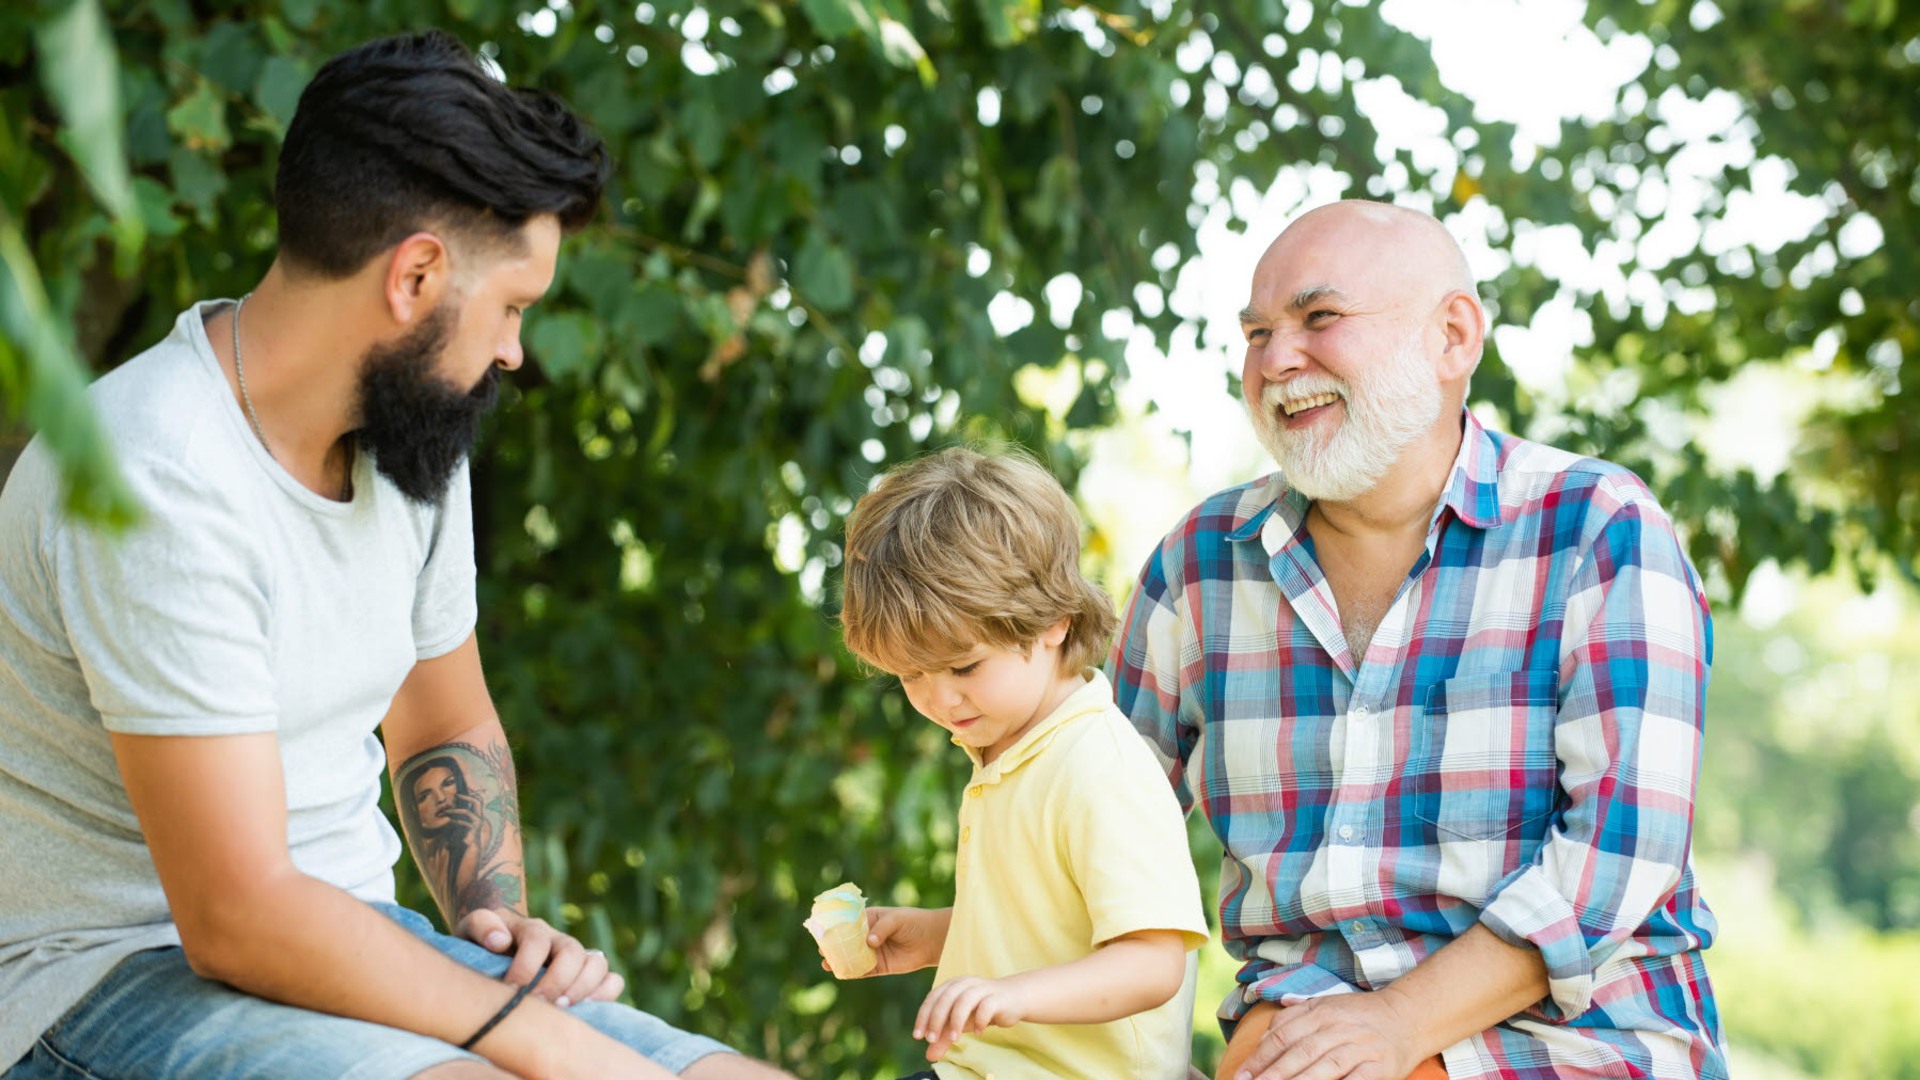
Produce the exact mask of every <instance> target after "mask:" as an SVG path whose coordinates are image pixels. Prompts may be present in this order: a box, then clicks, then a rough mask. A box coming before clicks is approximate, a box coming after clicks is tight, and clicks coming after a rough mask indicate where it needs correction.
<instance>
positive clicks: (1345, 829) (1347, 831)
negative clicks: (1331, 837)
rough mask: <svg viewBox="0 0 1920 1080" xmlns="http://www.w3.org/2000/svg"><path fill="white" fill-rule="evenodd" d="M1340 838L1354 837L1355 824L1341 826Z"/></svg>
mask: <svg viewBox="0 0 1920 1080" xmlns="http://www.w3.org/2000/svg"><path fill="white" fill-rule="evenodd" d="M1340 839H1342V840H1351V839H1353V826H1351V825H1342V826H1340Z"/></svg>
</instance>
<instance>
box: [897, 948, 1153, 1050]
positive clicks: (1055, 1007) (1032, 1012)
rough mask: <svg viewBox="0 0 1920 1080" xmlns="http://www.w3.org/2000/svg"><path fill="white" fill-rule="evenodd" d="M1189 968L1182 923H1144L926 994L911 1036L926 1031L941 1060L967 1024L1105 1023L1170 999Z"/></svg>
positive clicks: (924, 1034) (930, 1047) (976, 1026)
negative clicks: (1165, 926)
mask: <svg viewBox="0 0 1920 1080" xmlns="http://www.w3.org/2000/svg"><path fill="white" fill-rule="evenodd" d="M1186 972H1187V939H1186V935H1185V934H1183V933H1182V932H1181V931H1179V930H1139V931H1135V932H1133V933H1130V934H1122V935H1121V936H1119V937H1117V938H1114V939H1113V940H1112V941H1109V942H1106V943H1105V944H1103V945H1101V946H1100V947H1099V948H1097V949H1095V950H1094V951H1093V952H1092V953H1091V954H1089V955H1087V956H1083V957H1081V958H1080V959H1078V960H1073V961H1070V962H1068V963H1065V964H1057V965H1055V966H1053V967H1047V968H1036V969H1035V970H1033V971H1023V972H1021V973H1020V974H1018V975H1009V976H1007V977H1006V978H1003V979H981V978H975V977H972V976H968V977H966V978H960V979H954V980H952V981H950V982H944V983H941V984H940V985H939V986H936V987H934V988H933V993H931V994H929V995H927V1000H926V1001H925V1002H923V1003H922V1004H921V1006H920V1015H919V1016H918V1017H917V1018H916V1019H915V1020H914V1025H913V1036H914V1038H916V1039H927V1040H928V1041H929V1045H928V1047H927V1059H928V1060H929V1061H938V1060H939V1059H940V1058H941V1057H942V1056H944V1055H945V1054H946V1052H947V1047H948V1046H950V1045H951V1044H952V1043H953V1041H954V1040H955V1039H957V1038H959V1037H960V1036H961V1035H962V1034H964V1033H966V1032H969V1031H985V1030H986V1029H987V1028H989V1027H996V1026H997V1027H1012V1026H1013V1025H1015V1024H1018V1023H1021V1022H1023V1021H1026V1022H1032V1023H1036V1024H1105V1023H1108V1022H1110V1021H1114V1020H1119V1019H1122V1018H1124V1017H1128V1016H1133V1015H1134V1014H1136V1013H1142V1012H1146V1011H1147V1010H1148V1009H1152V1008H1156V1007H1158V1006H1160V1005H1164V1004H1166V1003H1167V1001H1168V1000H1169V999H1171V998H1172V997H1173V996H1174V995H1175V994H1177V993H1179V992H1180V984H1181V982H1182V981H1183V980H1184V979H1185V978H1186Z"/></svg>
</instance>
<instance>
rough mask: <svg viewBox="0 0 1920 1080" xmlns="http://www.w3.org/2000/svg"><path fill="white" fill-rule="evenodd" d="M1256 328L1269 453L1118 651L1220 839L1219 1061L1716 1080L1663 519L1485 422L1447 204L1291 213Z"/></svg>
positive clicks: (1680, 557) (1685, 679) (1123, 700)
mask: <svg viewBox="0 0 1920 1080" xmlns="http://www.w3.org/2000/svg"><path fill="white" fill-rule="evenodd" d="M1240 320H1241V324H1242V327H1243V329H1244V331H1245V337H1246V341H1247V351H1246V359H1245V367H1244V369H1243V371H1242V375H1241V378H1242V386H1243V388H1244V391H1245V397H1246V401H1247V406H1248V411H1249V413H1250V415H1251V418H1252V422H1253V427H1254V431H1255V432H1256V433H1257V434H1258V436H1259V438H1260V441H1261V442H1262V443H1263V444H1264V445H1265V447H1266V448H1267V450H1268V451H1269V452H1270V453H1271V454H1272V455H1273V457H1274V458H1275V460H1276V461H1277V462H1278V463H1279V465H1280V472H1279V473H1276V474H1274V475H1271V476H1268V477H1266V478H1264V479H1261V480H1257V481H1254V482H1252V483H1249V484H1245V485H1242V486H1240V487H1236V488H1231V489H1229V490H1227V491H1223V492H1221V493H1219V494H1217V495H1214V496H1212V497H1211V498H1209V499H1207V500H1206V501H1205V502H1203V503H1201V504H1200V505H1199V506H1198V507H1196V508H1195V509H1194V510H1193V511H1191V512H1190V513H1189V514H1188V515H1187V516H1186V517H1185V518H1184V519H1183V520H1182V521H1181V522H1179V523H1178V524H1177V525H1176V526H1175V527H1174V528H1173V530H1172V531H1171V532H1170V533H1168V534H1167V536H1166V538H1165V540H1163V541H1162V543H1161V544H1160V546H1159V548H1158V549H1157V550H1156V551H1155V552H1154V554H1153V555H1152V556H1151V557H1150V558H1149V559H1148V561H1147V564H1146V567H1145V568H1144V570H1143V571H1142V572H1141V575H1140V581H1139V587H1138V589H1137V590H1136V592H1135V594H1134V597H1133V599H1132V602H1131V604H1130V607H1129V611H1128V614H1127V618H1126V620H1125V622H1124V624H1123V629H1122V633H1121V636H1120V640H1119V642H1118V643H1117V644H1116V646H1115V650H1114V655H1113V659H1112V667H1113V676H1114V677H1113V682H1114V685H1115V687H1116V694H1117V696H1118V699H1119V703H1120V707H1121V708H1122V709H1124V710H1126V711H1127V713H1128V714H1129V715H1130V716H1131V717H1132V718H1133V720H1134V723H1135V724H1136V726H1138V728H1139V729H1140V731H1141V732H1142V733H1143V734H1144V735H1145V737H1146V738H1147V739H1148V741H1149V742H1150V743H1151V744H1152V745H1153V746H1154V747H1155V748H1156V750H1157V752H1158V753H1159V755H1160V758H1161V761H1162V763H1163V765H1164V766H1165V767H1166V770H1167V775H1168V778H1169V779H1170V781H1171V782H1172V783H1173V785H1174V788H1175V790H1176V792H1177V793H1178V795H1179V797H1180V800H1181V802H1182V804H1183V805H1185V806H1187V807H1189V808H1191V807H1192V806H1193V805H1194V804H1195V803H1198V804H1199V806H1200V807H1201V810H1202V812H1203V813H1204V814H1205V816H1206V819H1207V821H1208V823H1209V824H1210V825H1211V826H1212V829H1213V832H1214V834H1215V835H1216V836H1217V837H1218V838H1219V840H1220V842H1221V844H1222V845H1223V846H1224V849H1225V854H1224V858H1223V860H1222V865H1221V875H1220V909H1219V916H1220V924H1221V930H1222V933H1223V935H1224V937H1225V942H1226V947H1227V951H1228V952H1229V953H1231V954H1232V955H1233V957H1234V958H1235V959H1236V960H1238V961H1240V963H1241V965H1242V966H1241V968H1240V972H1239V975H1238V984H1239V985H1238V987H1237V988H1236V990H1235V991H1234V993H1233V994H1232V995H1230V996H1229V997H1228V999H1227V1000H1226V1002H1225V1003H1224V1004H1223V1005H1222V1006H1221V1009H1220V1017H1221V1022H1222V1026H1223V1029H1224V1030H1225V1031H1226V1032H1227V1034H1228V1036H1229V1044H1228V1049H1227V1054H1226V1057H1225V1058H1224V1059H1223V1061H1222V1064H1221V1069H1220V1072H1219V1077H1220V1080H1250V1078H1258V1080H1340V1078H1343V1077H1346V1078H1355V1080H1401V1078H1402V1077H1417V1078H1421V1080H1427V1078H1432V1080H1440V1078H1446V1077H1450V1078H1452V1080H1470V1078H1492V1077H1501V1078H1525V1080H1547V1078H1550V1077H1560V1076H1652V1077H1676V1078H1677V1077H1701V1076H1704V1077H1724V1076H1725V1075H1726V1063H1725V1059H1724V1055H1723V1052H1722V1050H1721V1032H1720V1023H1719V1017H1718V1014H1717V1011H1716V1009H1715V1005H1714V998H1713V992H1712V990H1711V988H1710V986H1709V984H1708V982H1707V974H1706V969H1705V966H1704V964H1703V962H1702V951H1703V950H1704V949H1705V948H1706V947H1707V946H1708V945H1709V944H1710V943H1711V942H1712V940H1713V937H1714V934H1715V932H1716V924H1715V921H1714V918H1713V916H1712V914H1711V913H1710V912H1709V911H1708V910H1707V908H1706V906H1705V904H1704V903H1703V902H1702V900H1701V897H1700V894H1699V891H1698V889H1697V888H1696V885H1695V881H1694V873H1693V869H1692V866H1691V862H1690V853H1689V849H1690V840H1691V834H1692V822H1693V805H1694V793H1695V790H1696V786H1697V780H1698V770H1699V762H1700V745H1701V734H1702V716H1703V706H1704V696H1705V691H1706V683H1707V666H1708V664H1709V662H1710V661H1711V658H1712V623H1711V619H1710V616H1709V613H1708V610H1707V604H1706V600H1705V597H1704V596H1703V594H1702V591H1701V587H1700V581H1699V578H1698V575H1697V574H1696V573H1695V572H1694V569H1693V567H1692V566H1691V565H1690V564H1689V562H1688V560H1687V558H1686V555H1685V553H1684V552H1683V551H1682V549H1681V546H1680V544H1679V542H1678V541H1677V539H1676V538H1675V535H1674V530H1673V525H1672V522H1671V521H1670V520H1669V518H1668V517H1667V515H1666V514H1665V513H1664V512H1663V511H1662V510H1661V508H1660V506H1659V505H1658V503H1656V502H1655V500H1654V498H1653V496H1652V495H1651V494H1650V493H1649V492H1648V490H1647V488H1646V486H1645V485H1644V484H1642V483H1641V482H1640V481H1639V480H1638V479H1637V478H1636V477H1634V476H1633V475H1632V474H1631V473H1630V472H1628V471H1627V470H1625V469H1622V468H1620V467H1618V466H1616V465H1611V464H1608V463H1606V462H1604V461H1598V460H1595V459H1592V458H1582V457H1577V456H1575V455H1573V454H1569V453H1565V452H1562V451H1559V450H1555V449H1552V448H1549V447H1545V446H1541V445H1538V444H1535V443H1530V442H1527V441H1525V440H1523V439H1517V438H1514V437H1513V436H1510V435H1504V434H1500V433H1498V432H1494V431H1489V430H1487V429H1485V428H1483V427H1482V426H1481V425H1480V422H1479V421H1478V420H1476V419H1475V418H1474V416H1473V414H1472V413H1470V412H1467V411H1466V410H1465V408H1464V402H1465V400H1466V393H1467V384H1468V379H1469V376H1470V375H1471V374H1472V372H1473V370H1474V367H1475V365H1476V364H1477V363H1478V362H1479V359H1480V353H1481V347H1482V344H1483V341H1484V335H1485V325H1484V314H1483V311H1482V308H1481V305H1480V300H1479V298H1478V297H1477V295H1476V294H1475V290H1474V283H1473V278H1472V276H1471V274H1470V272H1469V271H1468V268H1467V264H1466V260H1465V258H1464V257H1463V256H1462V254H1461V252H1460V249H1459V246H1458V245H1457V244H1456V243H1455V242H1454V240H1453V238H1452V237H1451V236H1449V235H1448V234H1447V232H1446V230H1445V229H1444V228H1443V227H1442V226H1441V225H1440V223H1439V222H1437V221H1435V220H1434V219H1433V218H1431V217H1429V216H1428V215H1425V214H1422V213H1418V212H1416V211H1413V210H1408V209H1404V208H1399V207H1393V206H1387V205H1382V204H1378V203H1369V202H1344V203H1338V204H1334V205H1331V206H1326V207H1322V208H1319V209H1316V210H1314V211H1312V212H1309V213H1307V214H1305V215H1302V216H1301V217H1300V218H1299V219H1298V220H1297V221H1295V222H1294V223H1293V224H1292V225H1291V226H1290V227H1288V228H1287V229H1286V231H1285V232H1283V233H1282V234H1281V235H1280V236H1279V238H1278V239H1276V240H1275V241H1274V242H1273V244H1272V246H1271V247H1269V248H1268V249H1267V251H1266V253H1265V254H1264V255H1263V256H1262V258H1261V260H1260V263H1259V265H1258V267H1257V269H1256V270H1255V272H1254V277H1253V287H1252V296H1251V299H1250V301H1249V303H1248V304H1247V307H1246V309H1245V310H1244V311H1243V312H1241V315H1240Z"/></svg>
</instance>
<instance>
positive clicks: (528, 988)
mask: <svg viewBox="0 0 1920 1080" xmlns="http://www.w3.org/2000/svg"><path fill="white" fill-rule="evenodd" d="M546 973H547V969H546V968H541V969H540V970H539V971H536V972H534V973H533V981H532V982H530V983H528V984H527V985H525V986H523V987H521V988H520V989H518V990H515V991H514V992H513V996H512V997H510V998H508V999H507V1003H506V1004H505V1005H502V1006H500V1011H499V1012H497V1013H494V1014H493V1019H491V1020H488V1021H487V1022H486V1023H484V1024H481V1025H480V1030H479V1031H476V1032H474V1033H473V1037H472V1038H470V1039H468V1040H467V1041H466V1042H463V1043H461V1044H460V1049H462V1050H471V1049H473V1044H474V1043H477V1042H479V1041H480V1040H481V1039H484V1038H486V1037H487V1032H489V1031H492V1030H493V1029H494V1028H496V1027H498V1026H500V1021H502V1020H505V1019H506V1018H507V1014H508V1013H510V1012H512V1011H513V1010H514V1007H515V1006H517V1005H519V1004H520V1001H521V999H522V998H525V997H526V996H527V995H528V994H530V993H532V992H533V988H534V987H536V986H539V985H540V980H541V978H542V977H544V976H545V975H546Z"/></svg>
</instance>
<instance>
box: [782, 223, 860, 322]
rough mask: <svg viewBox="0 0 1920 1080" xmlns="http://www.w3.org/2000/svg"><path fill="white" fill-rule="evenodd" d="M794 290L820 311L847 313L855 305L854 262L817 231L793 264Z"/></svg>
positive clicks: (808, 238) (810, 237)
mask: <svg viewBox="0 0 1920 1080" xmlns="http://www.w3.org/2000/svg"><path fill="white" fill-rule="evenodd" d="M793 289H794V291H795V292H797V293H799V294H800V295H801V296H803V297H805V298H806V299H807V301H808V302H809V303H811V304H813V306H815V307H817V308H819V309H820V310H821V311H827V312H839V311H845V310H846V309H847V307H848V305H850V304H852V303H853V260H852V259H849V258H847V253H846V252H844V251H842V250H840V249H839V248H837V247H835V246H833V245H832V244H830V243H828V242H827V241H826V239H825V238H823V237H822V236H821V235H820V234H819V233H818V232H815V233H813V234H812V235H810V236H808V237H807V242H806V244H805V245H804V246H803V247H801V249H800V257H799V259H797V260H796V261H795V263H794V267H793Z"/></svg>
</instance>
